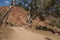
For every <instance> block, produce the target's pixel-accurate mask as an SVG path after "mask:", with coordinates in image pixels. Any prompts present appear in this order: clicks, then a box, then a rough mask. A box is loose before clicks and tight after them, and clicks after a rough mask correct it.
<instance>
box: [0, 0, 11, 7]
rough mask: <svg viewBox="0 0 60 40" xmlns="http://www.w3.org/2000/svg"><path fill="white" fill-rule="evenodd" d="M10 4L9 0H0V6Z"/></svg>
mask: <svg viewBox="0 0 60 40" xmlns="http://www.w3.org/2000/svg"><path fill="white" fill-rule="evenodd" d="M10 4H11V0H0V6H9V5H10Z"/></svg>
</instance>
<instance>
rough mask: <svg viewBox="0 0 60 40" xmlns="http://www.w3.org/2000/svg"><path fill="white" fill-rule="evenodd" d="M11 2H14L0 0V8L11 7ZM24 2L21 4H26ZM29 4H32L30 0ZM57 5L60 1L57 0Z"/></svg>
mask: <svg viewBox="0 0 60 40" xmlns="http://www.w3.org/2000/svg"><path fill="white" fill-rule="evenodd" d="M11 1H12V0H0V6H9V5H10V4H11ZM22 1H23V0H21V1H20V2H21V3H22V4H24V3H23V2H22ZM28 2H29V3H30V2H31V0H28ZM57 3H60V0H57ZM26 5H27V4H26Z"/></svg>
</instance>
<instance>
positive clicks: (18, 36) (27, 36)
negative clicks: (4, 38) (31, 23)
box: [8, 27, 59, 40]
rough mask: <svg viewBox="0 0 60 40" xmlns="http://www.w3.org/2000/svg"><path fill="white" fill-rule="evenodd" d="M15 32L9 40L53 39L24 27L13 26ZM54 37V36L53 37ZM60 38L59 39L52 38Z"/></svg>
mask: <svg viewBox="0 0 60 40" xmlns="http://www.w3.org/2000/svg"><path fill="white" fill-rule="evenodd" d="M11 28H12V29H13V30H14V32H13V34H12V35H11V37H10V38H8V40H51V39H46V36H44V35H41V34H37V33H34V32H31V31H29V30H26V29H24V28H23V27H11ZM53 38H54V37H53ZM52 40H59V39H55V38H54V39H52Z"/></svg>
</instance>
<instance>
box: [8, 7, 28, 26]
mask: <svg viewBox="0 0 60 40" xmlns="http://www.w3.org/2000/svg"><path fill="white" fill-rule="evenodd" d="M27 16H28V12H27V11H25V10H24V9H23V8H21V7H13V8H12V9H11V11H10V12H9V16H8V20H7V22H10V23H12V24H14V25H16V26H22V25H26V24H27V22H26V20H27Z"/></svg>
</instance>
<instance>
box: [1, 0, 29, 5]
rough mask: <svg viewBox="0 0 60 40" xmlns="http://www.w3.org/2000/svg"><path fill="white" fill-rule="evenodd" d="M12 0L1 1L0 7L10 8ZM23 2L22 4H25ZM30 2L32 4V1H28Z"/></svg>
mask: <svg viewBox="0 0 60 40" xmlns="http://www.w3.org/2000/svg"><path fill="white" fill-rule="evenodd" d="M11 1H12V0H0V6H9V5H10V4H11ZM22 1H23V0H21V3H22V4H24V3H23V2H22ZM28 2H29V3H30V0H28Z"/></svg>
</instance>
